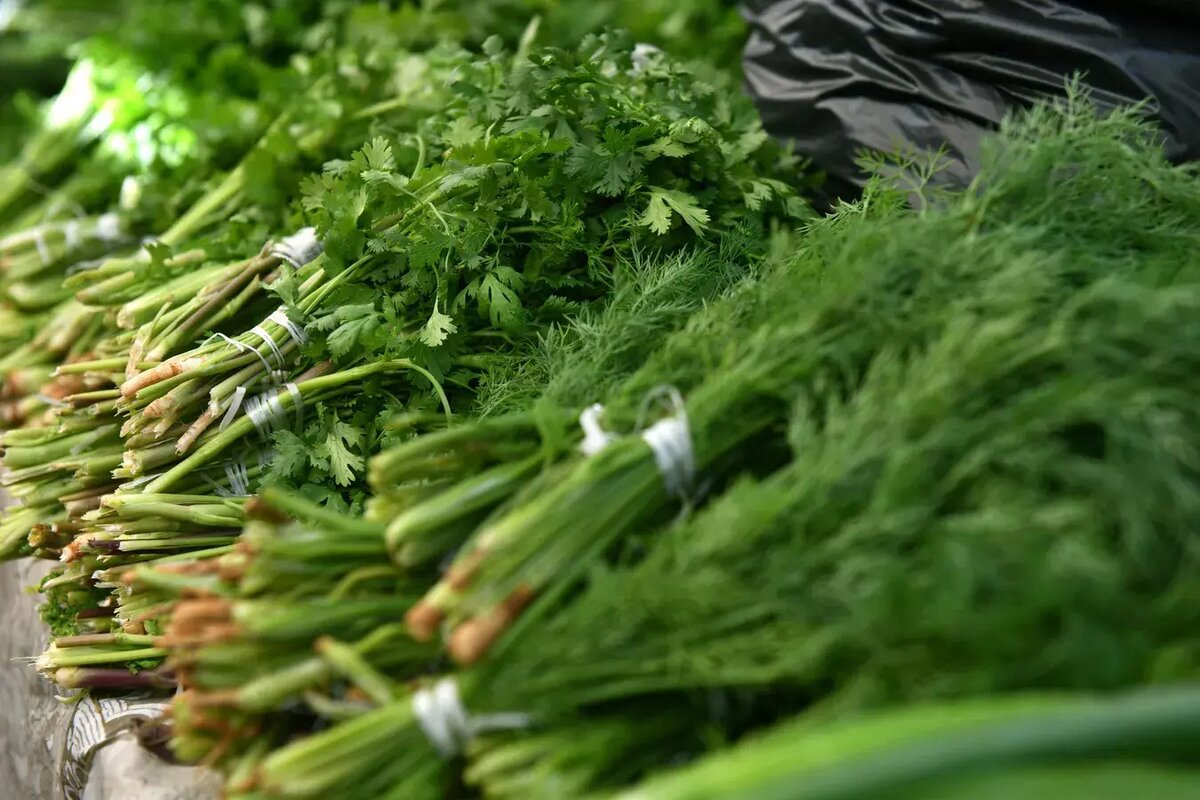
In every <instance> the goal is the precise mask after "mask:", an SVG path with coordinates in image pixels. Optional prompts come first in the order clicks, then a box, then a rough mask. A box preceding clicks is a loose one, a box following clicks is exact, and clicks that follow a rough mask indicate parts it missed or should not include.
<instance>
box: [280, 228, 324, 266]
mask: <svg viewBox="0 0 1200 800" xmlns="http://www.w3.org/2000/svg"><path fill="white" fill-rule="evenodd" d="M322 250H323V248H322V247H321V242H320V240H319V239H317V229H316V228H301V229H300V230H298V231H296V232H295V233H294V234H292V235H291V236H285V237H283V239H281V240H280V241H278V242H276V243H275V244H274V245H273V246H272V247H271V254H272V255H275V256H278V257H279V258H281V259H283V260H284V261H286V262H288V263H289V264H291V265H292V266H293V267H295V268H296V269H300V267H303V266H304V265H305V264H307V263H308V262H310V261H312V260H313V259H314V258H316V257H317V256H319V255H321V251H322Z"/></svg>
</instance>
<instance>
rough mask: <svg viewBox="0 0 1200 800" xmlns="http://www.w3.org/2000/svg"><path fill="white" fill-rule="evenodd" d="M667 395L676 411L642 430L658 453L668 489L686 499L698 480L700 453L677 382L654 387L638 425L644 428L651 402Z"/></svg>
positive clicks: (644, 439)
mask: <svg viewBox="0 0 1200 800" xmlns="http://www.w3.org/2000/svg"><path fill="white" fill-rule="evenodd" d="M663 398H666V399H667V400H669V401H670V405H671V410H672V414H671V416H669V417H664V418H663V419H660V420H659V421H658V422H656V423H654V424H653V425H651V426H650V427H649V428H647V429H646V430H644V431H642V440H643V441H645V442H646V444H648V445H649V446H650V450H651V451H652V452H653V453H654V463H655V465H657V467H658V471H659V474H661V475H662V479H663V486H664V488H665V489H666V490H667V493H668V494H675V495H679V496H680V497H682V498H684V500H686V499H687V497H688V493H689V492H690V491H691V490H692V487H693V485H694V483H695V480H696V456H695V452H694V450H693V447H692V431H691V427H690V426H689V425H688V417H687V410H686V409H685V408H684V405H683V395H681V394H680V393H679V390H678V389H676V388H675V387H674V386H660V387H658V388H657V389H655V390H654V391H652V392H651V393H650V394H649V395H647V396H646V400H645V401H644V402H643V403H642V410H641V413H640V414H639V415H638V425H637V427H638V429H639V430H641V427H642V421H643V418H644V417H645V415H646V412H647V410H648V409H649V406H650V404H651V403H652V402H654V401H655V400H659V399H663Z"/></svg>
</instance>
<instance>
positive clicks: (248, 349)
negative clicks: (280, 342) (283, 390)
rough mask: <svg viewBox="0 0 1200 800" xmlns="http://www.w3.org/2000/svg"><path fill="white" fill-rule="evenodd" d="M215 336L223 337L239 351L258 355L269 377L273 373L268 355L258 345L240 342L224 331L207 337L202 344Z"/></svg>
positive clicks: (223, 339)
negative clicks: (253, 345)
mask: <svg viewBox="0 0 1200 800" xmlns="http://www.w3.org/2000/svg"><path fill="white" fill-rule="evenodd" d="M214 337H215V338H217V339H221V340H222V341H224V342H225V343H226V344H228V345H229V346H230V347H232V348H233V349H235V350H237V351H239V352H242V353H253V354H254V355H256V356H258V360H259V361H261V362H262V365H263V369H264V370H266V372H267V377H268V378H269V377H270V376H271V375H272V374H273V373H272V370H271V362H269V361H267V357H266V356H264V355H263V354H262V353H260V352H259V350H258V348H257V347H251V346H250V345H248V344H246V343H245V342H239V341H238V340H237V339H232V338H230V337H228V336H226V335H225V334H223V333H214V334H213V335H212V336H210V337H208V338H207V339H205V340H204V342H203V343H202V345H203V344H208V343H209V342H210V341H212V340H213V338H214Z"/></svg>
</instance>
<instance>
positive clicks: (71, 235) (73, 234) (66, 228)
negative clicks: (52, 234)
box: [63, 219, 83, 252]
mask: <svg viewBox="0 0 1200 800" xmlns="http://www.w3.org/2000/svg"><path fill="white" fill-rule="evenodd" d="M82 238H83V237H82V236H80V231H79V220H77V219H71V220H67V221H66V223H65V224H64V225H63V241H64V243H65V244H66V246H67V252H71V251H73V250H75V249H76V248H77V247H79V245H80V242H81V241H82Z"/></svg>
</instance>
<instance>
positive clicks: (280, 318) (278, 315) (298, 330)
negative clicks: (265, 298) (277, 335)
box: [267, 306, 308, 347]
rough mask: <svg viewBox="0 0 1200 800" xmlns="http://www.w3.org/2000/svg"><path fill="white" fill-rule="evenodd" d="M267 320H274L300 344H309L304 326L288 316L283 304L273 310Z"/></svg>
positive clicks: (301, 345)
mask: <svg viewBox="0 0 1200 800" xmlns="http://www.w3.org/2000/svg"><path fill="white" fill-rule="evenodd" d="M267 322H274V323H275V324H276V325H278V326H279V327H281V328H283V329H284V330H285V331H287V333H288V336H290V337H292V341H294V342H295V343H296V344H297V345H298V346H300V347H303V346H304V345H306V344H308V334H306V333H305V332H304V328H303V326H300V325H297V324H296V323H294V322H292V321H291V319H289V318H288V315H287V309H286V308H284V307H283V306H280V307H279V308H277V309H275V310H274V311H272V312H271V316H269V317H267Z"/></svg>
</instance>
